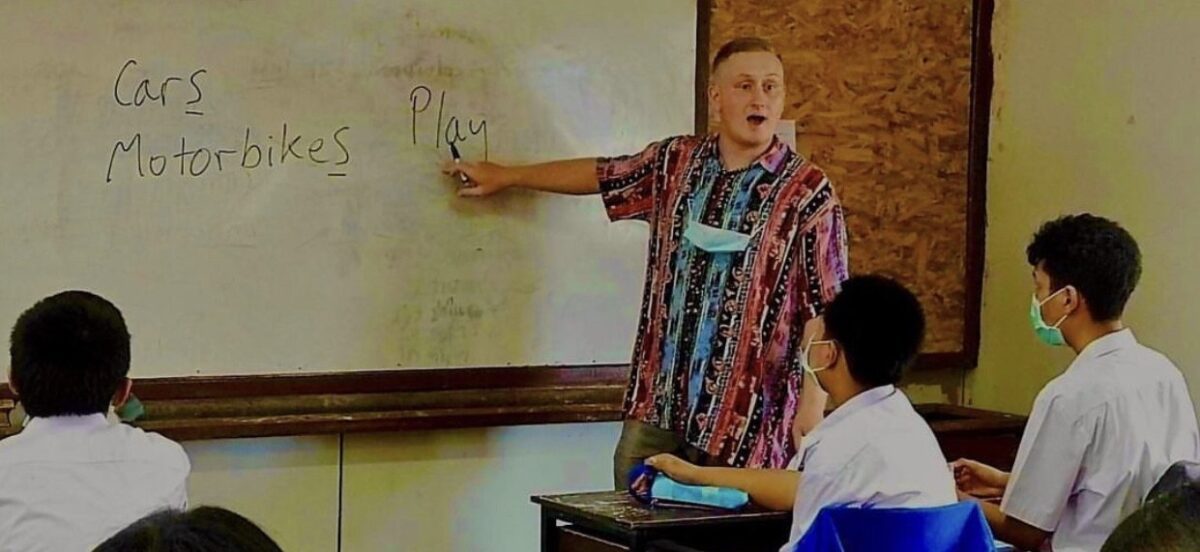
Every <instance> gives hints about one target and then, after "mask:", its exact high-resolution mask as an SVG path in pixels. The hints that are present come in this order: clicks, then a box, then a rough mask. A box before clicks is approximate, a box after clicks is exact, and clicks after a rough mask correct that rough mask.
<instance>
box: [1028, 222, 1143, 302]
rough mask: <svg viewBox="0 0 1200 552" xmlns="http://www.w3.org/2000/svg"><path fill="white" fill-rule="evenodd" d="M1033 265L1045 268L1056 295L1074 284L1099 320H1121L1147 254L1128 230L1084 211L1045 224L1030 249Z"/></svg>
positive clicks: (1030, 260) (1035, 236)
mask: <svg viewBox="0 0 1200 552" xmlns="http://www.w3.org/2000/svg"><path fill="white" fill-rule="evenodd" d="M1025 255H1026V257H1028V260H1029V264H1030V265H1031V266H1034V267H1036V266H1038V264H1039V263H1040V264H1041V265H1042V270H1043V271H1044V272H1045V273H1046V275H1048V276H1050V285H1051V291H1058V290H1059V289H1062V288H1064V287H1066V286H1074V287H1075V289H1077V290H1078V291H1079V293H1080V294H1081V295H1083V297H1084V298H1085V299H1086V300H1087V306H1088V312H1089V313H1091V315H1092V319H1094V320H1096V321H1097V322H1109V321H1113V320H1117V319H1119V318H1121V315H1122V314H1123V313H1124V312H1125V303H1126V302H1128V301H1129V296H1130V295H1132V294H1133V289H1134V288H1135V287H1137V283H1138V279H1139V278H1140V277H1141V275H1142V253H1141V251H1139V250H1138V245H1137V242H1136V241H1134V239H1133V236H1131V235H1129V232H1126V231H1125V229H1124V228H1121V226H1120V225H1118V224H1117V223H1115V222H1113V221H1111V220H1108V219H1106V218H1103V217H1098V216H1095V215H1092V214H1088V213H1083V214H1079V215H1068V216H1065V217H1061V218H1058V219H1055V220H1052V221H1050V222H1047V223H1046V224H1043V225H1042V227H1041V229H1039V230H1038V231H1037V234H1035V235H1034V236H1033V241H1031V242H1030V243H1029V247H1027V248H1026V249H1025Z"/></svg>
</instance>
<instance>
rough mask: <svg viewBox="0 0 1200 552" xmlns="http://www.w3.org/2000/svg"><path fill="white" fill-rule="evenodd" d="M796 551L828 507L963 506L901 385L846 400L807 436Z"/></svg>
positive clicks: (794, 527)
mask: <svg viewBox="0 0 1200 552" xmlns="http://www.w3.org/2000/svg"><path fill="white" fill-rule="evenodd" d="M799 455H800V462H799V466H798V467H800V468H801V469H802V470H803V472H804V473H803V474H802V476H801V478H800V486H799V487H798V488H797V490H796V504H795V506H794V508H793V512H792V535H791V540H790V542H788V544H786V545H784V547H783V548H782V549H781V551H782V552H790V550H791V549H792V548H794V547H795V546H796V543H798V542H799V541H800V538H801V537H803V536H804V533H805V532H807V531H808V528H809V526H810V525H812V522H813V520H815V519H816V517H817V513H818V512H820V510H821V508H824V507H826V506H835V505H847V504H852V505H860V506H863V507H892V508H895V507H902V508H903V507H907V508H924V507H934V506H946V505H948V504H953V503H955V502H957V495H956V494H955V491H954V478H953V476H952V475H951V473H950V469H949V468H948V467H947V465H946V458H945V456H943V455H942V451H941V449H940V448H938V444H937V440H936V439H934V437H933V431H931V430H930V429H929V425H928V424H926V423H925V420H924V419H923V418H921V415H920V414H917V412H916V411H915V410H913V407H912V403H910V402H909V401H908V397H907V396H905V395H904V393H903V392H902V391H900V390H898V389H896V388H895V387H894V386H891V385H885V386H882V387H876V388H874V389H870V390H867V391H865V392H863V393H860V394H858V395H856V396H855V397H854V398H852V399H850V400H848V401H846V403H845V404H843V405H841V406H839V407H838V408H837V409H836V410H834V411H833V412H832V413H830V414H829V417H827V418H825V419H824V420H822V421H821V423H819V424H817V426H816V427H815V428H814V429H813V431H812V432H811V433H809V434H808V435H805V436H804V439H803V450H801V451H800V452H799Z"/></svg>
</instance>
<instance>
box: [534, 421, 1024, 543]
mask: <svg viewBox="0 0 1200 552" xmlns="http://www.w3.org/2000/svg"><path fill="white" fill-rule="evenodd" d="M916 409H917V412H919V413H920V414H921V416H922V417H924V418H925V421H927V422H928V423H929V427H930V428H931V429H932V430H933V434H934V436H935V437H936V438H937V441H938V445H939V446H940V447H941V448H942V453H943V454H944V455H945V456H946V459H947V460H949V461H953V460H955V459H957V458H961V457H966V458H972V459H975V460H979V461H980V462H984V463H987V464H991V465H993V466H996V467H998V468H1000V469H1003V470H1009V469H1011V468H1012V464H1013V461H1014V459H1015V458H1016V455H1017V446H1018V445H1019V444H1020V442H1021V434H1022V433H1023V432H1024V430H1025V421H1026V420H1025V417H1024V416H1014V415H1011V414H1003V413H999V412H990V411H986V410H978V409H974V408H968V407H962V406H954V405H947V404H922V405H917V406H916ZM533 502H535V503H537V504H540V505H541V507H542V552H612V551H618V550H622V551H625V550H627V551H633V552H651V551H659V550H661V551H663V552H666V551H688V552H733V551H737V552H758V551H762V552H777V551H778V550H779V547H780V546H782V545H783V544H784V543H785V542H787V537H788V533H789V531H790V529H791V521H792V517H791V512H767V511H764V510H761V509H757V508H753V509H750V510H747V511H745V512H739V513H723V512H708V511H697V510H676V509H665V508H664V509H658V510H651V509H650V508H647V507H645V506H643V505H641V504H639V503H638V502H636V501H634V500H633V499H632V498H630V497H629V495H628V494H626V493H624V492H612V491H608V492H598V493H582V494H568V495H557V496H535V497H533ZM560 521H561V522H565V523H566V524H567V525H562V526H560V525H558V523H559V522H560Z"/></svg>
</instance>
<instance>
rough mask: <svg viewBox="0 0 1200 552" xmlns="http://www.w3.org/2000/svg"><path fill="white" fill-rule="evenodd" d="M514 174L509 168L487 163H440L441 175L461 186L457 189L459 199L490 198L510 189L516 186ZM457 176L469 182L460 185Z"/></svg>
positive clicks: (448, 161)
mask: <svg viewBox="0 0 1200 552" xmlns="http://www.w3.org/2000/svg"><path fill="white" fill-rule="evenodd" d="M514 172H515V171H514V170H513V169H512V168H510V167H505V166H503V165H497V164H495V163H489V162H487V161H480V162H469V161H461V162H459V163H455V162H454V161H450V160H447V161H444V162H442V174H445V175H447V176H450V177H452V178H454V180H455V181H456V182H458V183H459V185H460V186H461V187H460V188H459V189H458V195H459V197H484V196H490V195H492V194H495V193H497V192H500V191H503V190H504V189H505V188H509V187H512V186H513V185H514V184H516V175H515V174H514ZM459 175H466V177H467V180H468V181H469V182H468V183H466V184H462V182H461V181H460V178H461V177H460V176H459Z"/></svg>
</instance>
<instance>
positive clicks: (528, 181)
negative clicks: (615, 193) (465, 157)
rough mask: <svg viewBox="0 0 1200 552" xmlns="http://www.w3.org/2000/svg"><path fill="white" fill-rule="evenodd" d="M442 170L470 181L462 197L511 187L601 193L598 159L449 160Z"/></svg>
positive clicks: (479, 195) (462, 188)
mask: <svg viewBox="0 0 1200 552" xmlns="http://www.w3.org/2000/svg"><path fill="white" fill-rule="evenodd" d="M442 172H443V173H445V174H447V175H449V176H452V177H454V178H455V179H458V178H459V175H465V176H466V177H467V183H466V184H465V185H463V186H462V187H461V188H459V190H458V195H459V196H462V197H484V196H490V195H492V194H495V193H498V192H501V191H504V190H505V189H508V188H527V189H530V190H540V191H543V192H554V193H559V194H570V195H585V194H595V193H599V192H600V181H599V179H598V178H597V176H596V159H595V158H584V159H569V160H564V161H551V162H549V163H539V164H536V165H518V166H511V167H510V166H505V165H498V164H496V163H490V162H487V161H481V162H469V161H460V162H457V163H456V162H454V161H446V162H445V163H444V164H443V165H442Z"/></svg>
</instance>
